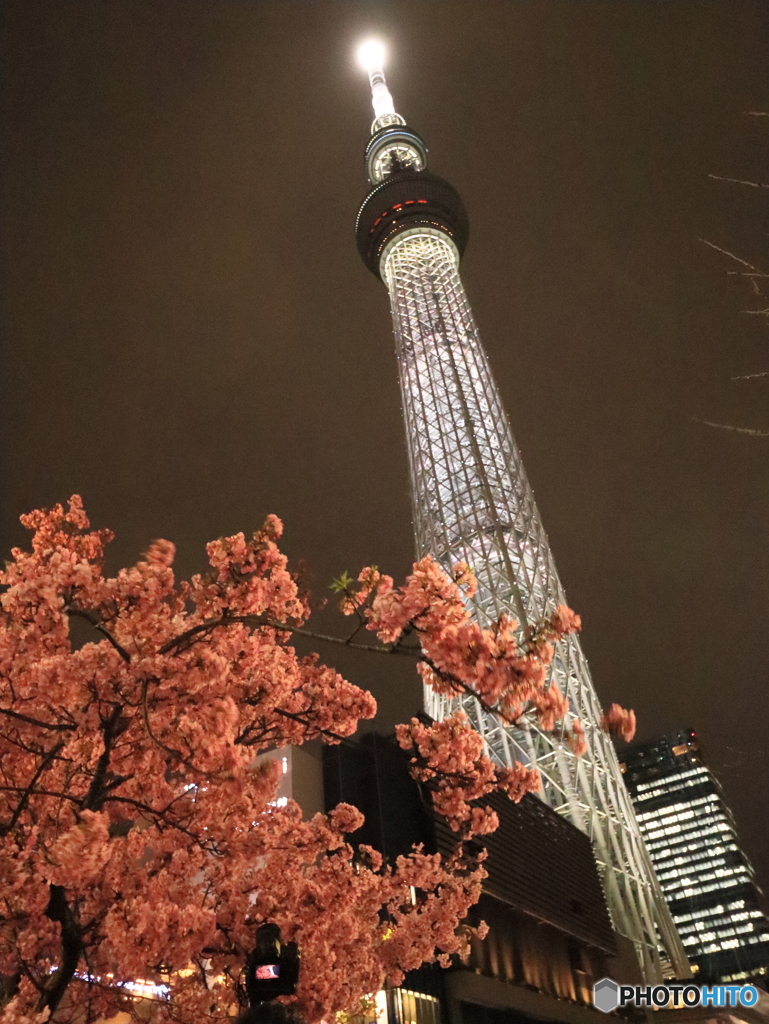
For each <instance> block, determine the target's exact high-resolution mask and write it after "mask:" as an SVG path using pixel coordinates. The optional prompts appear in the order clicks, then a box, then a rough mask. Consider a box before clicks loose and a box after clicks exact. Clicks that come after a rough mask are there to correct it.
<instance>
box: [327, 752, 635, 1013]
mask: <svg viewBox="0 0 769 1024" xmlns="http://www.w3.org/2000/svg"><path fill="white" fill-rule="evenodd" d="M323 775H324V791H325V796H326V804H327V807H328V808H329V809H330V808H332V807H334V806H335V805H336V804H337V803H338V802H345V803H351V804H354V805H355V806H356V807H358V808H359V809H360V810H361V811H362V812H363V814H364V815H365V819H366V820H365V822H364V824H363V826H362V827H361V828H360V829H359V830H358V831H357V832H355V833H353V834H352V836H351V837H350V838H351V841H352V842H353V843H355V844H359V843H365V844H367V845H369V846H373V847H374V848H375V849H377V850H379V851H380V852H382V853H383V855H384V856H385V857H386V858H387V859H388V860H391V861H392V860H395V858H397V857H398V856H399V855H401V854H406V853H408V852H410V850H411V847H412V844H415V843H421V844H422V845H423V847H424V849H425V850H426V851H427V852H429V853H435V852H440V853H443V854H444V855H447V854H449V853H450V851H451V850H452V849H453V847H454V845H455V843H456V835H455V834H454V833H452V832H451V831H450V829H449V828H448V826H447V825H446V824H445V822H444V821H443V820H442V819H441V818H440V817H438V816H436V815H435V814H434V813H433V811H432V802H431V798H430V794H429V792H428V791H426V790H425V789H424V788H423V787H422V786H421V785H420V784H418V783H417V782H415V781H414V780H413V779H412V778H411V776H410V774H409V767H408V755H407V754H406V753H404V751H402V750H401V749H400V748H399V747H398V745H397V743H396V742H395V741H394V740H393V739H390V738H385V737H382V736H380V735H377V734H376V733H368V734H366V735H365V736H363V737H362V739H361V740H360V742H359V743H349V742H348V743H344V744H341V745H339V746H329V747H325V748H324V750H323ZM482 803H488V804H489V805H490V806H493V808H494V810H495V811H496V812H497V815H498V816H499V819H500V826H499V829H498V830H497V831H496V832H494V833H492V834H491V835H489V836H485V837H483V845H484V846H485V847H486V850H487V852H488V858H487V860H486V861H485V865H484V866H485V867H486V869H487V871H488V877H487V878H486V880H485V881H484V885H483V894H482V896H481V900H480V902H479V903H478V905H477V906H476V907H475V908H474V910H473V915H472V919H471V922H470V923H478V922H480V921H481V920H483V921H485V922H486V923H487V925H488V926H489V932H488V935H487V936H486V938H485V939H483V940H482V941H481V940H473V948H472V953H471V956H470V959H469V960H468V962H467V963H464V964H463V963H459V962H456V963H454V964H453V965H452V966H451V967H450V968H449V969H447V970H444V969H442V968H440V967H437V966H431V967H424V968H422V969H420V970H418V971H412V972H411V973H410V974H408V975H407V976H406V978H405V980H404V982H403V985H401V986H400V987H399V988H395V989H390V990H389V991H387V992H383V993H381V994H380V1002H381V1004H382V1005H381V1006H380V1013H379V1024H385V1022H386V1024H496V1022H499V1024H503V1022H504V1024H533V1022H535V1021H539V1022H542V1021H554V1022H555V1021H557V1022H559V1024H591V1022H592V1024H601V1022H602V1021H605V1017H603V1016H602V1015H601V1014H600V1013H599V1012H598V1011H597V1010H595V1009H594V1008H593V1007H592V989H593V984H594V983H595V982H596V981H598V980H599V979H600V978H603V977H606V976H607V975H608V976H611V977H613V978H617V979H618V980H620V981H623V982H625V983H627V984H638V983H640V981H641V975H640V972H639V969H638V965H637V962H636V959H635V956H634V951H633V947H632V945H631V944H630V943H629V942H628V941H627V940H625V939H622V937H621V936H618V935H617V934H616V933H615V932H614V930H613V929H612V925H611V921H610V918H609V914H608V911H607V908H606V902H605V900H604V896H603V892H602V889H601V883H600V879H599V876H598V871H597V868H596V864H595V859H594V857H593V852H592V849H591V844H590V840H589V839H588V837H587V836H586V835H585V834H584V833H583V832H581V831H580V830H579V829H577V828H575V826H574V825H572V824H571V823H570V822H568V821H567V820H565V819H564V818H563V817H561V816H560V815H558V814H557V813H556V812H555V811H553V810H552V809H551V808H549V807H547V806H546V805H545V804H544V803H542V801H541V800H538V799H537V798H536V797H534V796H530V795H529V796H526V797H524V799H523V800H522V801H521V802H520V803H519V804H514V803H512V802H511V801H510V800H508V798H507V797H506V796H503V795H501V794H492V795H491V796H489V797H487V798H486V799H485V800H484V801H482ZM476 841H477V840H476Z"/></svg>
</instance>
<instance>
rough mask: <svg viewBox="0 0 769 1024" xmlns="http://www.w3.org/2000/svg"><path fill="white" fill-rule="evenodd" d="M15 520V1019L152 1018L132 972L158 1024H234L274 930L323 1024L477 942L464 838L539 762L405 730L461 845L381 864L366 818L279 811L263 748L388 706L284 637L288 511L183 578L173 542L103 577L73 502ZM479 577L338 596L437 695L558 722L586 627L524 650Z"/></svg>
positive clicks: (473, 739) (1, 661)
mask: <svg viewBox="0 0 769 1024" xmlns="http://www.w3.org/2000/svg"><path fill="white" fill-rule="evenodd" d="M22 521H23V523H24V524H25V525H26V526H27V527H28V528H29V529H30V530H31V531H32V532H33V537H32V550H31V551H29V552H27V551H23V550H20V549H15V550H14V551H13V552H12V557H13V560H12V561H11V562H10V563H8V565H7V566H6V569H5V571H3V572H0V588H2V590H3V592H2V596H0V677H1V678H2V681H3V683H2V689H1V690H0V758H2V765H3V773H2V780H1V781H2V785H0V852H1V854H2V856H0V976H3V978H5V979H7V980H6V983H5V987H6V992H7V994H8V996H9V1001H8V1002H7V1003H6V1004H5V1006H4V1007H3V1020H4V1021H8V1022H11V1024H42V1022H44V1021H45V1020H47V1019H49V1018H52V1019H54V1020H55V1021H57V1022H63V1024H66V1022H70V1021H71V1022H75V1021H77V1022H78V1024H80V1022H83V1024H90V1022H93V1021H96V1020H98V1019H106V1018H110V1017H112V1016H114V1015H115V1014H116V1013H117V1012H118V1011H121V1010H123V1011H127V1012H128V1013H129V1014H131V1015H133V1016H141V1014H142V1013H143V1012H144V1011H143V1010H142V1009H141V1008H140V1007H137V1004H136V1002H135V1001H134V1000H133V998H132V996H131V989H130V987H129V986H131V985H135V984H136V983H137V982H142V983H144V984H145V988H146V989H147V991H149V987H150V986H151V985H153V984H154V985H156V986H157V989H156V995H155V997H154V998H155V999H156V1002H157V1005H156V1006H155V1007H154V1018H153V1019H155V1020H157V1021H158V1022H163V1021H169V1022H170V1021H174V1022H175V1024H203V1022H204V1021H206V1022H212V1024H216V1022H217V1021H220V1022H222V1024H223V1022H224V1021H225V1020H226V1019H227V1018H228V1017H231V1016H232V1013H233V1012H234V1010H235V1007H234V1001H235V993H236V990H237V983H238V979H239V977H240V975H241V972H242V969H243V965H244V963H245V960H246V958H247V956H248V954H249V953H250V951H251V949H252V948H253V944H254V941H255V935H256V931H257V929H258V927H259V925H260V924H262V923H264V922H267V921H269V922H272V923H275V924H277V925H279V926H280V928H281V929H282V934H283V937H284V939H285V940H286V941H296V942H297V943H298V945H299V947H300V949H301V953H302V971H301V974H300V981H299V985H298V988H297V993H296V997H295V998H296V1000H297V1001H298V1003H299V1006H300V1008H301V1010H302V1011H303V1013H304V1015H305V1017H306V1020H307V1022H308V1024H313V1022H315V1021H319V1020H321V1019H331V1018H332V1017H333V1015H334V1014H335V1013H337V1012H340V1011H345V1012H347V1013H350V1012H354V1011H355V1009H356V1007H358V1006H359V1005H360V1004H361V1000H362V999H365V997H366V996H367V994H369V993H371V992H372V991H375V990H376V989H377V988H379V987H380V986H381V984H382V983H383V982H384V981H386V980H387V981H389V982H391V983H393V984H397V983H399V981H400V980H402V978H403V975H404V972H406V971H409V970H412V969H414V968H417V967H419V966H420V965H421V964H422V963H424V962H429V961H434V960H436V959H437V960H438V961H439V962H441V963H446V962H447V961H448V958H449V957H451V956H453V955H460V956H461V955H463V954H464V953H465V952H467V950H468V942H469V937H470V932H469V931H468V929H467V928H466V927H465V926H464V925H463V924H462V921H463V919H464V918H465V917H466V915H467V913H468V911H469V909H470V907H471V906H472V905H473V904H474V903H475V902H477V900H478V897H479V894H480V885H481V881H482V878H483V877H484V871H483V866H482V863H481V860H480V859H479V858H476V859H474V860H473V859H468V856H469V855H466V854H465V852H464V847H463V845H462V843H461V840H463V839H465V838H467V837H469V836H471V835H474V834H483V833H486V832H489V831H491V830H493V828H495V827H496V820H495V815H494V814H493V812H492V811H490V810H488V809H487V808H485V807H483V806H482V805H479V804H478V801H479V800H480V799H481V798H482V797H484V796H486V795H488V794H489V793H490V792H492V791H493V790H495V789H496V790H502V791H504V792H506V793H507V794H508V795H509V796H510V797H511V798H512V799H520V798H521V796H522V795H523V793H524V792H527V791H530V790H532V789H535V788H536V786H537V785H538V777H537V773H536V772H535V771H531V770H529V769H527V768H525V767H523V766H522V765H516V766H515V768H514V769H511V770H505V771H501V770H498V769H495V768H494V767H493V765H492V764H491V762H490V761H489V759H488V757H487V756H486V755H485V754H484V752H483V742H482V740H481V738H480V737H479V736H478V735H477V734H476V733H475V732H474V731H473V730H472V729H471V727H470V725H469V723H468V721H467V720H466V719H465V718H464V717H463V716H462V715H461V714H460V715H456V716H453V717H452V718H449V719H447V720H446V721H444V722H441V723H435V724H433V725H424V724H422V723H420V722H418V721H412V722H411V723H410V724H408V725H404V726H401V727H399V730H398V740H399V742H400V743H401V746H403V747H405V748H407V749H409V750H410V751H411V752H412V755H413V771H414V774H415V775H416V777H417V778H419V779H421V780H423V781H424V782H425V783H427V784H428V785H429V787H430V788H431V790H432V791H433V793H434V798H435V804H436V808H437V810H438V811H439V812H440V813H441V814H443V815H445V817H446V819H447V820H448V821H449V823H450V824H451V827H452V828H453V829H454V830H455V831H456V832H457V833H458V839H459V840H460V842H459V843H458V846H457V850H456V852H455V854H454V855H453V856H452V857H450V858H448V859H443V858H442V857H440V856H439V855H437V854H436V855H431V854H427V853H425V852H424V851H423V850H421V849H419V848H417V849H415V850H414V851H413V852H412V854H411V855H409V856H404V857H400V858H398V859H397V861H396V862H395V863H394V864H387V863H384V862H383V859H382V857H381V855H380V854H378V853H377V852H376V851H375V850H371V849H365V848H361V849H359V850H355V849H354V847H353V846H352V844H351V843H350V842H349V839H348V837H349V835H350V834H351V833H354V832H355V831H356V830H357V829H358V828H359V827H360V824H361V815H360V813H359V812H358V811H357V810H356V809H355V808H353V807H350V806H348V805H340V806H339V807H337V808H336V809H335V810H332V811H331V812H330V813H328V814H327V815H321V814H319V815H316V816H315V817H314V818H312V819H311V820H309V821H305V820H303V819H302V814H301V810H300V808H299V807H298V806H297V804H296V803H294V802H293V801H291V800H289V801H288V802H287V804H286V805H285V806H278V805H277V804H276V800H275V796H276V791H277V785H278V774H277V763H276V761H274V760H269V759H267V760H265V759H257V756H256V755H258V754H260V753H262V752H266V751H270V750H275V749H280V748H281V747H285V746H286V745H289V744H293V745H300V744H302V743H304V742H306V741H308V740H312V739H316V738H321V739H322V740H323V741H324V742H326V743H338V742H340V741H342V740H343V739H344V738H345V737H348V736H350V735H351V734H352V733H353V732H354V731H355V730H356V728H357V725H358V722H359V721H360V720H361V719H367V718H371V717H373V715H374V714H375V711H376V704H375V701H374V699H373V697H372V696H371V694H370V693H368V692H367V691H366V690H364V689H361V688H360V687H358V686H355V685H354V684H353V683H351V682H349V681H348V680H346V679H345V678H343V677H342V676H341V675H340V674H339V673H337V672H336V671H335V670H334V669H332V668H330V667H329V666H327V665H324V664H323V663H322V662H321V661H320V659H319V658H318V656H317V655H310V656H305V657H300V656H299V655H298V654H297V652H296V651H295V650H294V648H293V647H292V646H291V645H290V642H289V641H290V639H291V634H292V631H293V630H296V629H299V628H301V627H302V626H303V624H304V623H305V621H306V619H307V617H308V615H309V611H310V607H309V601H308V598H307V596H306V595H305V594H303V593H302V591H301V590H300V588H299V586H298V583H297V580H296V578H295V576H294V575H293V574H292V573H291V572H290V571H289V569H288V565H287V561H286V558H285V556H284V555H283V554H282V553H281V552H280V550H279V548H278V545H277V542H278V540H279V539H280V536H281V532H282V525H281V523H280V520H279V519H277V518H276V517H275V516H270V517H268V519H267V520H266V522H265V524H264V525H263V527H262V528H261V529H260V530H257V531H256V532H255V533H254V534H253V536H252V537H251V538H248V539H247V538H246V537H245V536H244V535H243V534H240V533H239V534H236V535H234V536H231V537H226V538H220V539H219V540H217V541H214V542H212V543H211V544H209V545H208V548H207V551H208V559H209V566H210V568H209V571H208V572H206V573H201V574H198V575H196V576H193V577H192V578H191V579H190V580H189V581H179V580H177V579H176V577H175V575H174V571H173V561H174V555H175V550H174V546H173V544H171V543H170V542H168V541H163V540H159V541H155V542H154V543H153V544H151V545H150V547H149V549H148V550H147V552H146V553H145V554H144V556H143V557H142V558H141V559H140V560H139V561H138V562H137V563H136V564H135V565H133V566H130V567H128V568H125V569H122V570H120V571H119V572H118V573H117V574H116V575H115V576H112V577H108V576H105V574H104V572H103V557H104V548H105V545H106V544H107V542H108V541H109V540H110V539H111V534H110V533H109V531H105V530H102V531H91V530H90V528H89V522H88V519H87V517H86V515H85V512H84V510H83V506H82V503H81V501H80V499H79V498H78V497H73V498H72V499H70V502H69V505H68V507H67V508H66V509H65V508H63V507H62V506H60V505H57V506H56V507H55V508H53V509H51V510H48V511H38V512H33V513H31V514H30V515H28V516H25V517H23V519H22ZM474 588H475V581H474V579H473V577H472V575H471V574H470V572H469V570H468V569H467V567H466V566H458V567H457V568H456V570H455V572H454V574H453V576H452V577H448V576H446V575H445V574H444V573H443V572H442V571H441V570H440V568H439V567H438V566H437V564H436V563H435V562H434V561H432V560H431V559H423V560H422V561H421V562H419V563H417V565H415V566H414V571H413V573H412V575H411V576H409V577H408V579H407V581H406V584H405V585H404V586H403V587H401V588H400V589H397V590H396V589H395V587H394V584H393V581H392V580H391V579H390V578H389V577H387V576H384V575H382V574H380V573H379V572H378V571H377V570H375V569H367V570H364V571H363V572H362V573H361V575H360V577H359V580H358V582H357V585H356V586H355V587H346V586H345V595H344V601H345V607H344V610H345V611H346V612H348V613H357V614H358V615H360V616H361V619H362V622H364V623H365V624H366V625H367V626H368V628H369V629H370V630H371V631H373V632H374V633H375V634H376V635H377V637H378V638H379V639H380V640H381V641H382V642H383V643H385V644H390V645H392V646H393V648H396V647H398V646H399V645H401V644H404V643H406V642H408V638H409V637H413V638H414V640H415V642H416V643H417V644H418V647H417V648H416V655H417V661H418V667H419V669H420V671H421V672H422V674H423V677H424V678H425V679H426V681H427V682H429V683H430V685H433V686H435V688H436V689H439V690H440V691H441V692H449V693H452V694H453V693H456V694H459V693H465V692H471V693H474V694H476V695H477V696H478V698H479V699H480V700H481V701H483V702H484V704H486V706H487V707H488V708H489V709H491V710H492V711H494V712H495V713H498V714H499V715H500V716H502V717H503V718H505V719H506V720H507V721H515V720H516V719H517V717H518V716H519V715H521V714H522V713H524V712H526V711H530V712H531V713H532V714H534V715H536V716H537V717H538V719H539V721H540V722H541V723H542V724H545V725H547V724H554V723H555V722H558V721H562V720H563V719H564V717H565V716H566V714H567V707H566V702H565V700H564V698H563V696H562V695H561V694H560V691H558V690H557V687H554V686H548V685H547V666H548V665H549V662H550V660H551V659H552V656H553V645H554V644H555V643H557V642H558V641H559V639H560V638H561V637H562V636H564V635H565V634H566V633H568V632H570V631H572V630H574V629H577V628H579V622H578V618H577V617H576V616H574V615H573V613H571V612H570V611H569V610H568V609H566V608H559V609H556V611H555V612H554V613H553V614H552V616H551V617H550V618H549V619H548V620H547V622H545V623H543V624H540V625H538V626H537V627H536V629H535V630H533V631H530V635H528V636H527V638H526V639H525V641H524V643H523V644H522V645H521V646H519V645H518V644H517V642H516V636H515V631H516V624H515V623H514V622H513V621H512V620H510V619H507V618H504V617H503V618H502V619H501V620H500V622H499V623H497V624H496V625H495V626H494V627H493V628H491V629H487V630H484V629H481V628H480V627H478V626H477V624H476V623H474V622H473V621H472V619H471V618H470V615H469V613H468V610H467V608H466V604H465V601H466V598H467V597H468V596H471V595H472V593H473V592H474ZM73 623H77V624H78V631H77V633H73ZM83 630H85V631H87V632H88V640H87V641H86V642H83V632H82V631H83ZM411 653H412V655H413V654H414V651H412V652H411ZM631 716H632V712H623V711H622V709H619V708H617V706H613V707H612V709H611V710H610V712H609V714H608V715H607V716H606V725H607V727H610V728H616V729H619V730H620V731H622V730H624V732H625V733H626V732H627V731H628V728H629V723H630V718H631ZM580 729H581V727H580V726H579V723H575V724H574V725H572V730H573V732H572V738H573V740H574V743H575V745H576V746H578V745H579V742H580V741H582V742H584V733H580V731H579V730H580ZM415 891H416V892H417V893H418V898H417V899H416V901H414V899H413V893H414V892H415Z"/></svg>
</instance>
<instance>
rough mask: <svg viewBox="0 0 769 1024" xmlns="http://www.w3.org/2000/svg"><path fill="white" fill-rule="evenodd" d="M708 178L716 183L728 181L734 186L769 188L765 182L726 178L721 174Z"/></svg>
mask: <svg viewBox="0 0 769 1024" xmlns="http://www.w3.org/2000/svg"><path fill="white" fill-rule="evenodd" d="M708 177H709V178H712V179H713V180H714V181H728V182H731V184H732V185H748V186H749V187H750V188H769V185H766V184H764V182H763V181H743V179H742V178H724V177H723V176H722V175H720V174H709V175H708Z"/></svg>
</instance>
